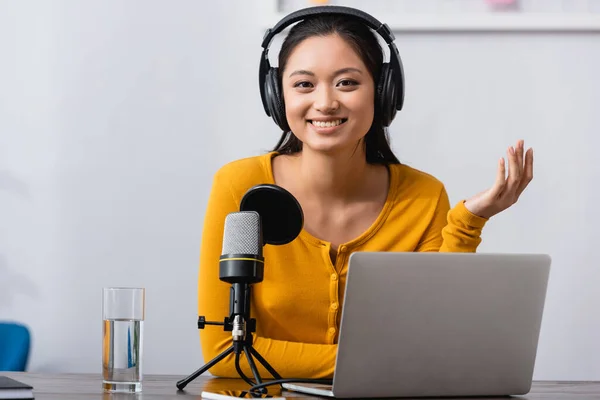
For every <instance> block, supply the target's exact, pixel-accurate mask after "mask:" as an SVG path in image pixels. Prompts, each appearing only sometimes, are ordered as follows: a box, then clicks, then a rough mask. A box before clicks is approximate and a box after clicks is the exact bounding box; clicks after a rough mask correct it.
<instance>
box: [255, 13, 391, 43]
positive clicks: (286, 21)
mask: <svg viewBox="0 0 600 400" xmlns="http://www.w3.org/2000/svg"><path fill="white" fill-rule="evenodd" d="M327 14H329V15H345V16H347V17H350V18H356V19H359V20H360V21H361V22H362V23H364V24H365V25H367V26H368V27H369V28H371V29H373V30H374V31H375V32H377V33H378V34H379V35H380V36H381V37H382V38H383V39H384V40H385V42H386V43H387V44H390V43H392V42H393V41H394V40H395V39H396V38H395V37H394V33H393V32H392V30H391V29H390V27H389V26H388V25H387V24H385V23H381V22H379V21H378V20H377V19H376V18H374V17H373V16H372V15H370V14H367V13H366V12H364V11H361V10H357V9H355V8H351V7H344V6H314V7H308V8H303V9H301V10H298V11H295V12H293V13H291V14H289V15H286V16H285V17H283V18H282V19H281V21H279V22H278V23H277V24H276V25H275V26H274V27H273V28H270V29H267V31H266V32H265V35H264V37H263V42H262V45H261V46H262V48H263V49H266V48H267V47H269V45H270V44H271V41H272V40H273V38H274V37H275V35H277V34H278V33H280V32H282V31H283V30H284V29H285V28H287V27H288V26H290V25H292V24H294V23H296V22H298V21H301V20H303V19H306V18H309V17H311V16H313V15H327Z"/></svg>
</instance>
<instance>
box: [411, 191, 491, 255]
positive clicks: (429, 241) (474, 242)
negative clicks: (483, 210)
mask: <svg viewBox="0 0 600 400" xmlns="http://www.w3.org/2000/svg"><path fill="white" fill-rule="evenodd" d="M486 222H487V219H486V218H482V217H479V216H477V215H475V214H473V213H471V212H470V211H469V210H467V209H466V207H465V205H464V201H460V202H459V203H458V204H457V205H456V206H454V208H452V209H450V201H449V199H448V194H447V192H446V190H445V188H444V187H442V189H441V191H440V195H439V197H438V202H437V205H436V207H435V210H434V212H433V216H432V218H431V222H430V224H429V226H428V228H427V230H426V232H425V234H424V235H423V237H422V239H421V241H420V243H419V245H418V246H417V249H416V250H415V251H419V252H425V251H439V252H462V253H474V252H475V251H476V250H477V246H479V244H480V243H481V231H482V229H483V226H484V225H485V223H486Z"/></svg>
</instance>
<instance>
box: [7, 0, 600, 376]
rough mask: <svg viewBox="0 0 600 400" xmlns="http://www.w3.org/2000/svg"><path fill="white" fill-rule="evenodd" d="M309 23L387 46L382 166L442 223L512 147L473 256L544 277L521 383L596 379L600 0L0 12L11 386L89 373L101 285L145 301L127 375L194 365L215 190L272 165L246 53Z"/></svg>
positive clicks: (55, 7)
mask: <svg viewBox="0 0 600 400" xmlns="http://www.w3.org/2000/svg"><path fill="white" fill-rule="evenodd" d="M315 4H344V5H350V6H355V7H359V8H362V9H363V10H365V11H369V12H372V13H373V15H374V16H375V17H377V18H379V19H380V20H381V21H384V22H388V24H389V25H390V26H391V27H392V29H393V30H394V32H395V35H396V43H397V46H398V48H399V50H400V54H401V56H402V60H403V62H404V69H405V73H406V100H405V107H404V109H403V110H402V111H401V112H400V113H398V115H397V117H396V119H395V121H394V123H393V124H392V126H391V127H390V135H391V138H392V146H393V148H394V150H395V151H396V152H397V155H398V156H399V158H400V160H401V161H402V162H404V163H406V164H409V165H411V166H413V167H415V168H418V169H422V170H424V171H426V172H428V173H430V174H432V175H434V176H436V177H437V178H439V179H440V180H442V181H443V182H444V183H445V185H446V188H447V190H448V193H449V195H450V199H451V202H452V204H455V203H456V202H458V201H459V200H461V199H463V198H467V197H470V196H472V195H474V194H476V193H478V192H479V191H481V190H484V189H486V188H487V187H489V186H490V185H491V184H492V183H493V181H494V178H495V173H496V165H497V164H496V163H497V160H498V158H499V157H502V156H505V154H506V153H505V151H506V149H507V147H508V146H510V145H513V144H514V143H515V142H516V141H517V140H518V139H520V138H523V139H525V145H526V146H532V147H533V148H534V150H535V168H534V170H535V172H534V174H535V178H534V180H533V182H532V184H531V185H530V187H529V188H528V189H527V190H526V191H525V193H524V194H523V196H522V198H521V199H520V200H519V202H518V203H517V204H516V205H515V206H514V207H513V208H511V209H509V210H508V211H506V212H504V213H502V214H500V215H498V216H496V217H494V218H493V219H492V220H491V221H490V222H489V223H488V225H487V226H486V227H485V230H484V233H483V243H482V245H481V247H480V249H479V251H481V252H513V253H518V252H525V253H532V252H544V253H549V254H550V255H551V256H552V258H553V266H552V272H551V278H550V283H549V288H548V297H547V302H546V309H545V314H544V320H543V325H542V333H541V337H540V342H539V348H538V357H537V364H536V369H535V374H534V379H561V380H594V379H595V380H598V379H600V340H599V338H600V313H599V312H598V304H600V290H598V287H599V285H600V265H599V262H598V256H597V250H596V249H595V246H596V244H594V243H595V242H596V240H598V238H599V236H598V234H597V229H598V226H600V209H599V207H598V204H599V201H598V200H599V197H600V187H599V185H600V183H599V182H600V180H599V178H600V166H599V165H598V162H597V154H598V148H599V145H600V139H599V137H598V136H597V135H598V133H600V117H599V114H598V110H597V108H598V105H599V104H600V80H599V79H598V71H600V35H599V32H600V0H537V1H534V0H523V1H509V0H496V1H491V0H488V1H485V0H404V1H400V0H396V1H395V0H369V1H366V0H362V1H358V0H355V1H329V2H328V1H301V0H297V1H273V0H264V1H261V0H227V1H212V2H210V1H196V0H193V1H192V0H178V1H166V0H164V1H159V0H144V1H141V0H129V1H126V2H125V1H120V0H102V1H100V0H90V1H85V2H84V1H77V0H54V1H51V2H50V1H42V0H21V1H19V0H2V1H0V321H18V322H20V323H23V324H26V325H27V326H28V328H29V329H30V332H31V353H30V357H29V363H28V366H27V369H28V370H29V371H35V372H42V371H48V372H96V373H99V372H100V371H101V332H102V324H101V318H102V317H101V306H102V299H101V293H102V288H103V287H106V286H142V287H145V288H146V300H147V306H146V322H145V328H144V329H145V336H144V355H143V358H144V366H143V368H144V373H157V374H179V375H187V374H189V373H191V372H193V371H194V370H195V369H197V368H198V367H200V366H201V365H202V364H203V359H202V354H201V351H200V344H199V338H198V330H197V328H196V319H197V311H196V308H197V301H196V299H197V266H198V257H199V245H200V241H201V233H202V232H201V228H202V222H203V218H204V211H205V206H206V201H207V197H208V194H209V190H210V185H211V180H212V176H213V174H214V172H215V171H216V170H217V169H218V168H219V167H220V166H221V165H223V164H224V163H227V162H229V161H232V160H234V159H237V158H241V157H248V156H254V155H258V154H261V153H263V152H266V151H268V150H270V149H272V148H273V146H274V145H275V144H276V141H277V139H278V138H279V133H280V132H279V131H278V129H277V127H276V126H275V124H274V123H273V122H272V121H271V120H270V119H269V118H268V117H267V116H266V115H265V114H264V112H263V109H262V104H261V102H260V96H259V89H258V63H259V57H260V54H261V47H260V45H261V41H262V37H263V34H264V32H265V29H267V28H268V27H270V26H272V25H274V24H275V23H276V22H277V20H278V19H279V18H280V17H282V16H283V15H285V14H286V13H288V12H291V11H293V10H295V9H297V8H301V7H305V6H311V5H315ZM279 43H280V40H279ZM276 47H277V46H276V44H275V45H274V48H276ZM276 54H277V53H276V51H275V50H273V51H272V52H271V55H272V57H275V58H276ZM259 323H260V322H259ZM213 329H220V328H218V327H214V328H213Z"/></svg>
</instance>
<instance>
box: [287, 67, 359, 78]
mask: <svg viewBox="0 0 600 400" xmlns="http://www.w3.org/2000/svg"><path fill="white" fill-rule="evenodd" d="M347 72H357V73H359V74H362V71H361V70H360V69H358V68H354V67H346V68H342V69H338V70H337V71H335V72H334V75H339V74H345V73H347ZM294 75H310V76H315V73H314V72H312V71H308V70H305V69H298V70H296V71H294V72H292V73H291V74H290V75H289V78H291V77H292V76H294Z"/></svg>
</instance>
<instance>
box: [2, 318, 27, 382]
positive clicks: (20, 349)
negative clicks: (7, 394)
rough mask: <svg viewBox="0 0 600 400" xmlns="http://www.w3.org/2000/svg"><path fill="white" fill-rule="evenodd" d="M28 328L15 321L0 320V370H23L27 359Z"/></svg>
mask: <svg viewBox="0 0 600 400" xmlns="http://www.w3.org/2000/svg"><path fill="white" fill-rule="evenodd" d="M30 346H31V335H30V333H29V329H28V328H27V327H26V326H25V325H22V324H19V323H15V322H0V371H25V368H26V367H27V361H28V359H29V349H30Z"/></svg>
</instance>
